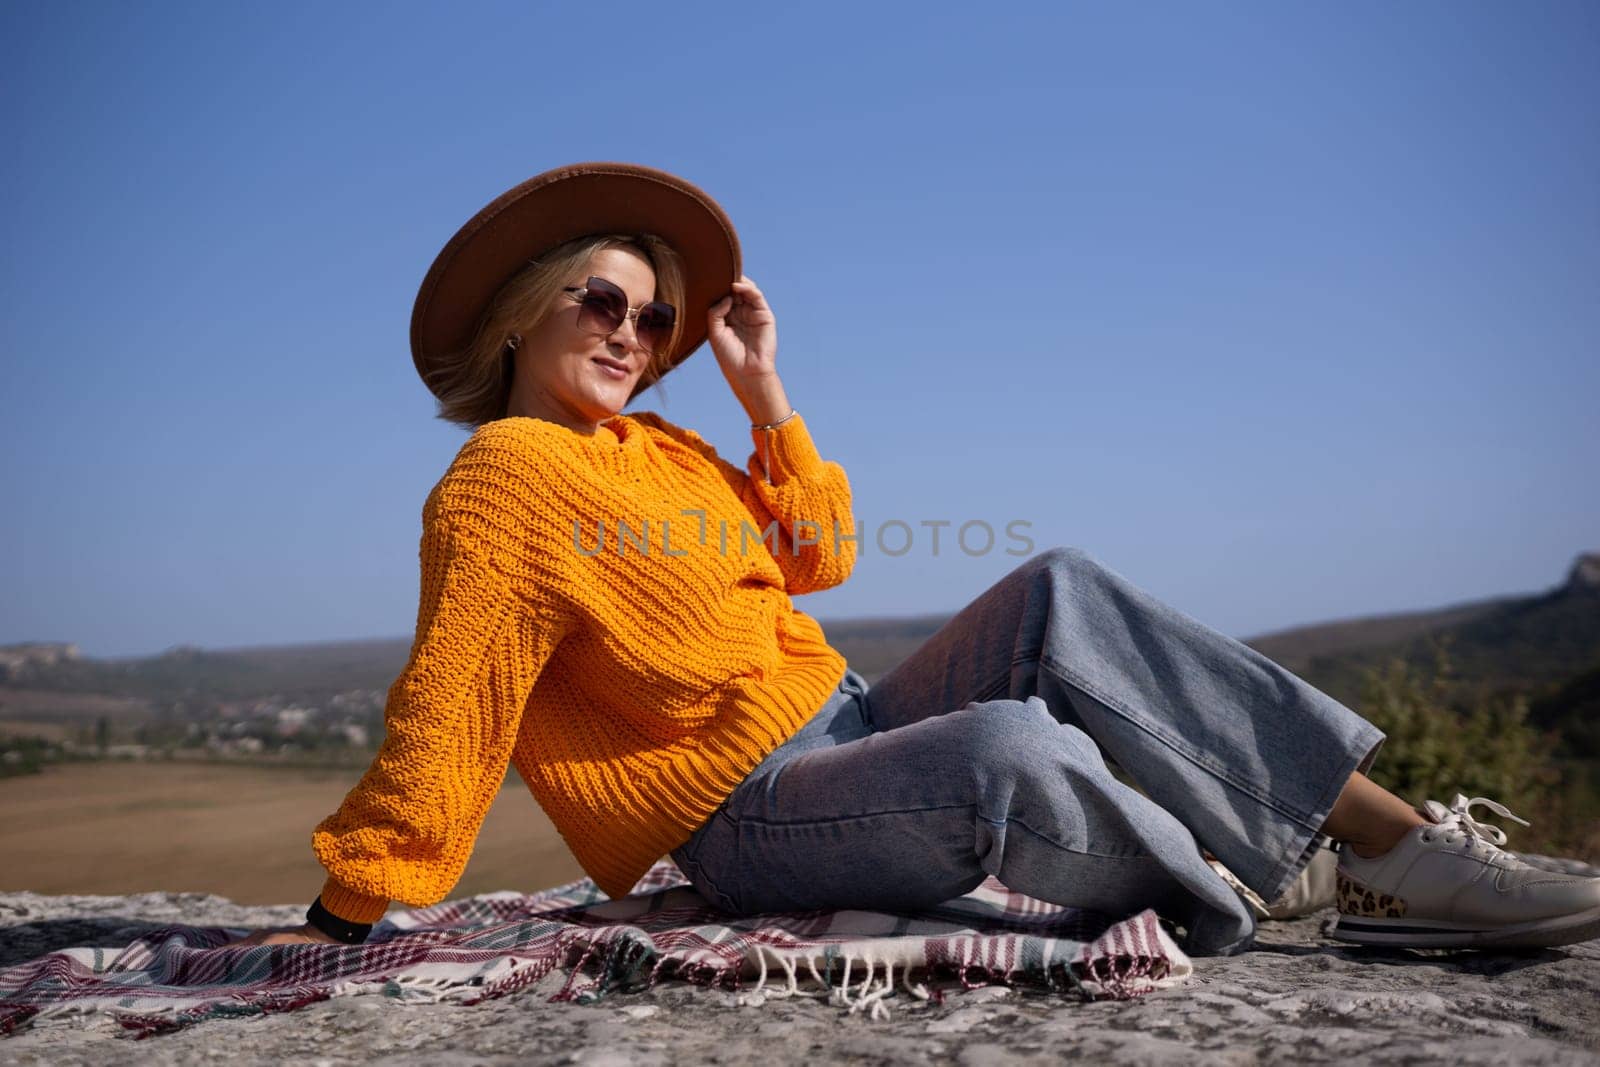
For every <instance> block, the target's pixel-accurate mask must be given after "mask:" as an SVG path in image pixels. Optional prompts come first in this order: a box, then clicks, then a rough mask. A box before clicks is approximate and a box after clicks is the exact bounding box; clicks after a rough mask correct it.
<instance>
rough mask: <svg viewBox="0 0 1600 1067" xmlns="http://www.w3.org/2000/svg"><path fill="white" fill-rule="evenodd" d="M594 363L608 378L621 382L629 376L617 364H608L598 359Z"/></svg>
mask: <svg viewBox="0 0 1600 1067" xmlns="http://www.w3.org/2000/svg"><path fill="white" fill-rule="evenodd" d="M594 362H595V364H596V365H598V366H599V368H600V369H601V370H603V371H605V372H606V375H607V376H608V377H611V378H615V379H617V380H618V381H621V380H622V379H624V378H626V377H627V376H628V372H627V371H626V370H623V369H622V368H621V367H619V366H617V365H616V364H615V363H608V362H606V361H605V360H603V359H597V360H595V361H594Z"/></svg>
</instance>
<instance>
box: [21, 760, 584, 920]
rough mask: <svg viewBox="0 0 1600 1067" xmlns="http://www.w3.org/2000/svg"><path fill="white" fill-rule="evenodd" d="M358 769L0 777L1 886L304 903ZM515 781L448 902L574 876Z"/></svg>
mask: <svg viewBox="0 0 1600 1067" xmlns="http://www.w3.org/2000/svg"><path fill="white" fill-rule="evenodd" d="M360 776H361V772H360V771H359V770H353V769H352V770H338V771H334V770H302V769H288V768H285V769H277V768H257V767H230V766H225V765H218V764H206V763H124V762H103V763H98V762H97V763H71V764H65V765H56V766H51V767H48V768H46V769H45V771H44V773H42V774H29V775H22V776H19V777H16V778H5V779H0V856H4V857H5V860H4V862H3V863H0V892H3V891H10V890H24V889H25V890H32V891H33V892H36V893H106V894H125V893H140V892H145V891H149V890H164V891H170V892H197V893H217V894H220V895H222V896H225V897H229V898H231V899H232V900H235V901H238V902H239V903H241V904H294V903H299V902H300V901H304V902H305V903H306V904H310V903H311V901H312V900H313V899H315V897H316V895H317V891H318V890H319V889H320V888H321V887H322V880H323V878H324V876H325V872H324V871H323V869H322V867H321V865H319V864H318V863H317V861H316V857H315V856H313V855H312V852H311V831H312V828H313V827H315V826H316V824H317V823H318V822H319V821H320V820H321V819H322V818H323V817H324V816H326V815H328V814H330V813H331V812H333V811H334V810H335V809H336V808H337V807H338V806H339V802H340V801H341V800H343V799H344V795H345V793H347V792H348V791H349V790H350V788H351V787H352V786H353V785H355V783H356V781H357V780H358V779H359V778H360ZM582 877H583V871H582V869H581V868H579V867H578V864H577V861H575V860H574V859H573V858H572V854H571V853H570V852H568V851H567V847H566V845H565V844H563V843H562V841H561V838H560V836H559V835H558V834H557V833H556V831H555V828H554V827H553V826H551V825H550V821H549V820H548V819H546V818H545V816H544V813H543V812H542V811H540V810H539V806H538V805H537V804H536V803H534V800H533V797H532V795H530V794H529V793H528V790H527V788H526V787H525V786H524V785H523V784H522V783H521V782H520V781H518V780H517V779H516V778H515V776H513V777H512V778H511V780H510V781H509V782H507V784H506V787H505V789H503V790H502V791H501V793H500V796H499V797H498V798H497V799H496V800H495V803H494V806H493V807H492V808H491V809H490V811H489V816H488V818H487V819H486V820H485V821H484V827H483V832H482V833H481V834H480V835H479V837H478V843H477V848H476V850H475V851H474V852H473V856H472V860H471V862H470V863H468V865H467V870H466V873H465V874H464V875H463V876H462V879H461V881H460V882H459V883H458V884H457V885H456V887H455V888H454V889H453V890H451V893H450V895H451V896H452V897H459V896H468V895H471V894H474V893H486V892H489V891H491V890H496V889H512V890H516V891H518V892H524V893H526V892H532V891H535V890H538V889H544V888H548V887H549V886H554V885H560V884H561V883H563V882H570V881H572V880H573V879H576V878H582Z"/></svg>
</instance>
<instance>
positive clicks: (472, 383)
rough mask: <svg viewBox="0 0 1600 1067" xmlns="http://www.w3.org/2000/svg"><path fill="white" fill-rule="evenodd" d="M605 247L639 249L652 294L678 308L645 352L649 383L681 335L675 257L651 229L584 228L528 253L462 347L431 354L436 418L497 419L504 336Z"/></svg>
mask: <svg viewBox="0 0 1600 1067" xmlns="http://www.w3.org/2000/svg"><path fill="white" fill-rule="evenodd" d="M607 248H626V249H629V250H631V251H634V252H637V253H639V254H640V255H641V256H643V257H644V258H645V260H646V261H647V262H648V263H649V264H650V267H651V269H652V270H654V271H655V275H656V294H655V298H656V299H657V300H662V301H665V302H666V303H669V304H671V305H672V306H673V307H675V308H677V309H678V321H677V323H676V324H675V325H674V327H673V330H672V339H671V341H670V342H669V343H668V344H666V345H665V346H664V347H663V348H661V349H660V350H659V351H657V352H654V353H652V354H651V356H650V362H649V364H648V365H647V366H646V367H645V371H644V375H643V377H642V378H641V379H640V380H641V381H644V382H648V383H650V384H652V385H657V383H659V381H660V379H661V375H662V374H664V373H665V372H666V370H667V359H668V357H669V356H670V355H671V354H672V353H673V352H675V351H676V350H677V347H678V341H679V339H680V338H681V337H682V336H683V319H684V310H685V309H684V306H683V305H684V277H683V261H682V259H680V258H679V256H678V253H677V252H675V251H674V250H673V249H672V246H670V245H669V244H667V242H665V241H663V240H662V239H661V238H659V237H657V236H656V235H655V234H650V233H642V234H631V235H630V234H615V233H611V234H590V235H588V236H586V237H578V238H574V239H573V240H571V241H568V242H566V243H565V244H560V245H557V246H556V247H554V248H552V249H550V250H549V251H548V252H545V253H544V254H543V255H540V256H538V257H537V258H535V259H533V260H530V261H529V263H528V265H527V266H525V267H523V268H522V269H521V270H520V271H518V272H517V273H516V274H515V275H513V276H512V278H511V280H509V281H508V282H506V283H505V284H504V285H502V286H501V287H500V291H499V292H497V293H495V295H494V299H493V300H491V301H489V306H488V307H486V308H484V310H483V314H482V315H481V316H480V317H479V319H478V327H477V329H476V330H475V331H474V333H473V337H472V340H471V341H470V342H469V343H468V344H467V346H466V347H465V348H461V349H458V350H457V351H455V352H451V353H448V354H446V355H444V356H441V357H440V358H439V360H438V361H437V363H436V364H435V365H434V367H433V369H432V372H431V373H430V374H429V375H428V386H429V388H430V389H432V390H433V392H434V394H435V395H436V396H437V397H438V398H439V411H438V415H437V417H438V418H441V419H444V420H445V421H446V422H452V423H455V424H457V425H459V426H461V427H463V428H465V429H468V430H475V429H477V428H478V427H479V426H482V425H483V424H484V423H486V422H490V421H493V420H494V419H503V418H505V415H506V405H507V403H508V402H509V401H510V399H511V382H512V374H513V371H514V369H515V362H514V353H513V352H512V350H511V348H510V347H509V346H508V345H507V344H506V341H507V339H508V338H509V337H510V336H511V335H512V334H514V333H516V334H522V335H524V336H526V335H528V334H530V333H532V332H533V330H534V328H535V327H537V326H538V325H539V324H540V323H541V322H543V321H544V319H545V317H546V316H547V315H549V314H550V313H551V312H552V311H554V310H555V308H556V306H557V303H556V302H557V301H558V300H559V299H560V298H561V296H562V293H561V289H562V286H563V285H565V284H566V279H567V278H568V277H569V276H570V275H571V274H572V273H573V272H574V271H577V270H581V269H583V268H584V267H585V266H587V265H588V263H589V261H590V260H591V259H592V258H593V257H594V255H595V254H596V253H597V252H600V251H602V250H604V249H607ZM657 387H658V388H659V385H657Z"/></svg>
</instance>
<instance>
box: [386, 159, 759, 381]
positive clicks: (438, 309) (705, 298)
mask: <svg viewBox="0 0 1600 1067" xmlns="http://www.w3.org/2000/svg"><path fill="white" fill-rule="evenodd" d="M600 233H620V234H636V233H653V234H655V235H656V236H658V237H660V238H662V239H663V240H664V241H666V242H667V244H669V245H671V246H672V249H673V251H675V252H677V253H678V255H679V256H680V257H681V258H682V260H683V268H684V304H685V306H684V307H681V308H679V309H678V319H679V322H680V323H681V325H680V327H679V337H678V341H677V343H676V344H675V345H674V346H673V349H672V351H671V353H670V354H669V355H668V356H667V357H666V359H665V360H664V369H663V370H662V372H661V374H662V375H664V374H665V373H666V372H667V371H669V370H672V369H673V368H674V367H676V366H677V365H678V364H680V363H682V362H683V361H684V360H685V359H688V358H689V356H690V355H691V354H693V352H694V350H695V349H697V348H699V347H700V345H701V344H702V343H703V342H704V341H705V339H706V311H707V310H708V309H709V308H710V307H711V305H713V304H715V303H716V302H717V301H718V300H721V299H722V298H723V297H724V296H726V295H727V293H728V290H729V289H730V288H731V286H732V283H733V282H735V281H738V279H739V276H740V273H741V270H742V267H741V265H740V257H739V236H738V234H737V233H735V232H734V229H733V223H732V222H730V221H729V219H728V216H727V213H726V212H724V211H723V210H722V208H721V207H720V206H719V205H718V204H717V202H716V201H715V200H713V199H711V197H710V196H708V195H706V193H705V192H704V191H703V190H701V189H700V188H698V187H697V186H695V185H691V184H690V183H689V182H686V181H684V180H683V179H682V178H679V177H677V176H676V175H672V174H668V173H667V172H665V171H661V170H656V169H655V168H654V167H645V166H640V165H638V164H635V163H574V164H572V165H570V166H566V167H557V168H556V169H555V170H547V171H545V172H544V173H543V174H536V175H534V176H533V177H532V178H529V179H528V180H527V181H525V182H523V183H522V184H520V185H518V186H516V187H515V188H512V189H508V190H506V191H505V192H504V193H501V194H500V195H499V196H497V197H495V198H494V200H492V201H490V203H489V204H488V206H486V207H485V208H484V209H483V210H482V211H479V212H478V213H477V214H476V215H474V216H472V218H470V219H468V220H467V223H466V225H464V226H462V227H461V229H459V230H457V231H456V235H455V236H454V237H452V238H450V240H449V241H448V242H446V244H445V246H444V248H443V250H441V251H440V253H439V255H438V256H437V257H436V258H435V259H434V261H433V266H431V267H429V268H428V273H427V275H426V276H425V277H424V278H423V279H422V288H421V289H419V290H418V292H417V302H416V305H415V307H413V308H412V311H411V359H412V361H413V362H414V363H415V364H416V366H417V373H418V374H420V375H422V380H423V382H424V383H428V382H429V381H430V378H431V375H430V373H429V372H430V371H431V370H432V369H433V368H434V367H435V366H436V363H437V361H438V360H439V358H440V357H441V356H443V355H445V354H447V353H450V352H458V351H460V350H461V349H463V348H465V347H466V346H467V345H469V344H470V343H471V342H472V339H473V335H474V334H475V332H476V331H477V329H478V323H479V320H480V318H481V317H482V315H483V312H484V310H485V309H486V308H488V306H489V302H490V301H491V300H492V299H494V295H495V294H496V293H497V292H499V291H500V287H501V286H503V285H504V284H505V283H506V282H508V281H510V280H511V277H512V276H513V275H515V274H516V273H517V272H518V271H519V270H521V269H522V268H523V267H524V266H526V265H527V264H528V261H529V260H531V259H534V258H536V257H537V256H539V255H540V254H542V253H544V252H547V251H549V250H550V249H552V248H554V247H555V246H557V245H559V244H561V243H563V242H565V241H569V240H571V239H572V238H574V237H584V236H587V235H589V234H600ZM660 377H661V375H655V376H654V377H652V376H650V375H648V374H647V375H645V376H644V377H641V378H640V379H639V382H638V384H637V385H635V386H634V389H633V392H632V393H631V394H630V395H629V396H628V399H629V400H632V399H633V398H634V397H636V396H638V395H639V393H640V392H642V391H643V390H645V389H646V388H648V387H649V386H651V385H653V384H654V383H655V382H656V381H659V380H660ZM430 388H431V386H430Z"/></svg>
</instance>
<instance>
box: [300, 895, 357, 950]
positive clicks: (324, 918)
mask: <svg viewBox="0 0 1600 1067" xmlns="http://www.w3.org/2000/svg"><path fill="white" fill-rule="evenodd" d="M306 922H308V923H310V924H311V925H312V926H315V927H316V928H317V929H318V930H321V931H322V932H323V933H325V934H327V935H328V936H329V937H331V938H333V939H334V940H335V941H343V942H344V943H345V944H347V945H359V944H361V943H362V942H364V941H365V940H366V939H367V935H368V934H370V933H372V924H371V923H353V922H351V921H350V920H348V919H341V918H339V916H337V915H335V914H334V913H333V912H331V911H329V910H328V909H327V908H325V907H323V906H322V897H321V896H318V897H317V899H316V901H315V902H314V903H313V904H312V905H311V907H309V908H307V909H306Z"/></svg>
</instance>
